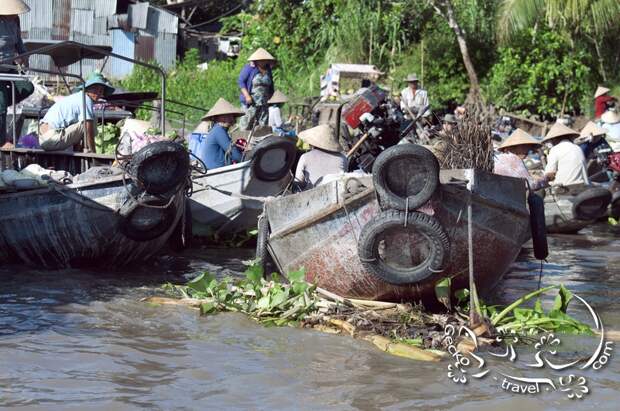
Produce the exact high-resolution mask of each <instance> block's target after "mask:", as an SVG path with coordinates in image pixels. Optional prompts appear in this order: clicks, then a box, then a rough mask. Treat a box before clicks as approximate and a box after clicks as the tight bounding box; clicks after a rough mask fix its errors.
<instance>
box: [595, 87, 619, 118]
mask: <svg viewBox="0 0 620 411" xmlns="http://www.w3.org/2000/svg"><path fill="white" fill-rule="evenodd" d="M610 91H611V90H610V89H608V88H607V87H603V86H598V87H597V88H596V91H595V92H594V118H595V119H597V118H600V117H601V116H602V115H603V113H604V112H605V111H607V109H608V108H610V107H612V106H613V105H615V103H616V102H617V100H616V98H615V97H612V96H610V95H609V92H610Z"/></svg>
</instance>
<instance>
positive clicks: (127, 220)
mask: <svg viewBox="0 0 620 411" xmlns="http://www.w3.org/2000/svg"><path fill="white" fill-rule="evenodd" d="M142 202H144V203H146V204H148V205H156V206H163V205H165V204H167V203H168V200H167V199H162V198H159V197H156V196H149V197H146V198H144V199H142ZM143 208H145V207H144V206H142V205H140V204H138V203H137V202H136V201H135V200H133V199H130V200H129V201H127V202H126V203H125V204H124V205H123V206H122V207H121V209H120V212H119V214H120V216H121V219H120V223H119V225H120V231H121V232H122V233H123V234H124V235H125V236H126V237H128V238H130V239H132V240H134V241H150V240H153V239H155V238H157V237H159V236H161V235H162V234H164V233H165V232H166V231H168V230H169V229H170V226H171V225H172V223H173V221H174V218H175V215H176V207H175V205H174V202H173V203H172V204H170V206H169V207H167V208H162V209H158V210H161V212H162V213H163V214H162V218H161V222H160V223H159V224H157V225H156V226H154V227H151V228H149V229H147V230H141V229H139V228H137V227H135V226H134V225H133V224H132V217H133V216H134V215H135V213H137V212H140V211H142V210H141V209H143Z"/></svg>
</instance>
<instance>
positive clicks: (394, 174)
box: [372, 144, 439, 211]
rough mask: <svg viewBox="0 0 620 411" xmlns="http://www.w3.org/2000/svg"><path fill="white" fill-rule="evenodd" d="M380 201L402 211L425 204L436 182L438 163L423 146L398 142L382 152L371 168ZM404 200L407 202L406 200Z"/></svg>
mask: <svg viewBox="0 0 620 411" xmlns="http://www.w3.org/2000/svg"><path fill="white" fill-rule="evenodd" d="M372 180H373V183H374V185H375V190H376V191H377V195H378V196H379V199H380V200H381V204H382V205H383V206H385V207H388V208H394V209H397V210H401V211H405V209H406V208H407V207H408V208H409V210H415V209H416V208H418V207H420V206H422V205H423V204H424V203H426V202H427V201H428V200H429V199H430V198H431V196H432V195H433V193H434V192H435V190H436V189H437V186H438V185H439V162H438V161H437V158H436V157H435V156H434V155H433V153H431V152H430V151H429V150H427V149H426V148H424V147H422V146H419V145H416V144H399V145H396V146H392V147H390V148H388V149H387V150H385V151H383V152H382V153H381V154H380V155H379V157H377V159H376V160H375V163H374V165H373V167H372ZM407 200H408V201H407Z"/></svg>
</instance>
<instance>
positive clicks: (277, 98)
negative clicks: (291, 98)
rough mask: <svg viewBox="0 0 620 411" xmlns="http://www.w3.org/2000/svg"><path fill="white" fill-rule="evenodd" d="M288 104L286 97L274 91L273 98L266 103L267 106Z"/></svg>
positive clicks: (278, 91)
mask: <svg viewBox="0 0 620 411" xmlns="http://www.w3.org/2000/svg"><path fill="white" fill-rule="evenodd" d="M287 102H288V97H286V95H285V94H284V93H282V92H281V91H280V90H276V91H274V93H273V96H271V98H270V99H269V101H267V104H284V103H287Z"/></svg>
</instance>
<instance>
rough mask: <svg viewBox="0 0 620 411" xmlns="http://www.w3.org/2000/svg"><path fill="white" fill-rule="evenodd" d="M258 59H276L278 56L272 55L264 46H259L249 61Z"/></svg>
mask: <svg viewBox="0 0 620 411" xmlns="http://www.w3.org/2000/svg"><path fill="white" fill-rule="evenodd" d="M258 60H271V61H275V60H276V58H275V57H274V56H272V55H271V54H269V52H268V51H267V50H265V49H264V48H259V49H258V50H256V51H255V52H254V53H252V55H251V56H250V58H249V59H248V61H258Z"/></svg>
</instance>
